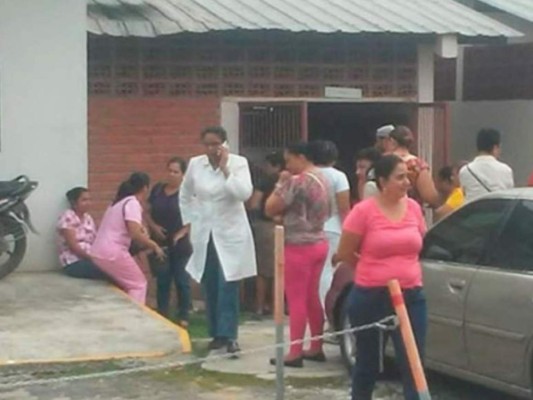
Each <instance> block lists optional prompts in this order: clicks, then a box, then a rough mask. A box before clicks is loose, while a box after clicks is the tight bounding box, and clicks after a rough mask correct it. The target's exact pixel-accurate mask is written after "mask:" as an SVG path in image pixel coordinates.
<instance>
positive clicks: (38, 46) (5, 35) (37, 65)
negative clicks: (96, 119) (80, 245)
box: [0, 0, 87, 270]
mask: <svg viewBox="0 0 533 400" xmlns="http://www.w3.org/2000/svg"><path fill="white" fill-rule="evenodd" d="M85 7H86V1H85V0H0V179H1V180H8V179H11V178H13V177H15V176H16V175H19V174H27V175H29V176H30V177H31V178H33V179H34V180H37V181H39V188H38V189H37V191H36V192H34V194H33V195H32V196H31V198H30V199H29V201H28V205H29V207H30V210H31V213H32V216H33V219H34V223H35V225H36V226H37V228H38V229H39V231H40V232H41V235H40V236H31V237H30V239H29V250H28V253H27V256H26V258H25V260H24V262H23V266H22V268H23V269H25V270H45V269H51V268H56V267H57V257H56V253H55V235H54V225H55V221H56V219H57V216H58V214H59V212H60V210H61V209H62V208H64V207H65V203H64V193H65V192H66V190H67V189H68V188H70V187H72V186H75V185H85V184H86V183H87V73H86V71H87V61H86V60H87V54H86V47H87V44H86V35H87V33H86V10H85Z"/></svg>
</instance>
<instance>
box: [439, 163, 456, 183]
mask: <svg viewBox="0 0 533 400" xmlns="http://www.w3.org/2000/svg"><path fill="white" fill-rule="evenodd" d="M453 170H454V167H452V166H451V165H447V166H445V167H442V168H441V169H439V172H438V174H437V176H438V177H439V179H440V180H441V181H444V182H451V181H452V178H453V172H454V171H453Z"/></svg>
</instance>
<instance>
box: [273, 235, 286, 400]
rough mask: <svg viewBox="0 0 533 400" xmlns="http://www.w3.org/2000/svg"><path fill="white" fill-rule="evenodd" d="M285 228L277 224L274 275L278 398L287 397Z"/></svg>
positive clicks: (279, 399) (278, 399)
mask: <svg viewBox="0 0 533 400" xmlns="http://www.w3.org/2000/svg"><path fill="white" fill-rule="evenodd" d="M284 250H285V230H284V228H283V226H280V225H277V226H276V230H275V247H274V251H275V253H274V254H275V257H274V259H275V263H276V265H275V275H274V286H275V290H274V321H275V323H276V344H277V345H278V347H277V348H276V400H283V399H284V398H285V382H284V381H285V379H284V367H285V364H284V360H283V357H284V353H285V347H284V346H282V345H283V344H284V342H285V340H284V329H283V327H284V319H285V306H284V303H285V297H284V294H285V282H284V271H285V251H284Z"/></svg>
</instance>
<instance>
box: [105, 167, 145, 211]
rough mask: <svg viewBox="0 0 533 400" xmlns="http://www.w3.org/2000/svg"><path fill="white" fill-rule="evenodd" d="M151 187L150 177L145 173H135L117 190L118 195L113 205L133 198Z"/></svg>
mask: <svg viewBox="0 0 533 400" xmlns="http://www.w3.org/2000/svg"><path fill="white" fill-rule="evenodd" d="M148 186H150V177H149V176H148V174H146V173H144V172H134V173H133V174H131V175H130V177H129V178H128V179H127V180H125V181H124V182H122V183H121V184H120V186H119V187H118V190H117V195H116V196H115V200H114V201H113V204H116V203H118V202H119V201H121V200H122V199H125V198H126V197H128V196H133V195H136V194H137V193H139V192H140V191H141V190H143V189H144V188H145V187H148Z"/></svg>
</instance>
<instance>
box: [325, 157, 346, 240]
mask: <svg viewBox="0 0 533 400" xmlns="http://www.w3.org/2000/svg"><path fill="white" fill-rule="evenodd" d="M320 171H322V173H323V174H324V177H325V178H326V179H327V180H328V182H329V187H330V194H329V197H330V201H331V217H330V218H329V219H328V220H327V221H326V223H325V224H324V231H325V232H333V233H338V234H339V235H340V234H341V233H342V221H341V216H340V214H339V207H338V206H337V193H342V192H346V191H347V190H350V183H349V182H348V177H347V176H346V174H345V173H344V172H342V171H339V170H338V169H336V168H333V167H320Z"/></svg>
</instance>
